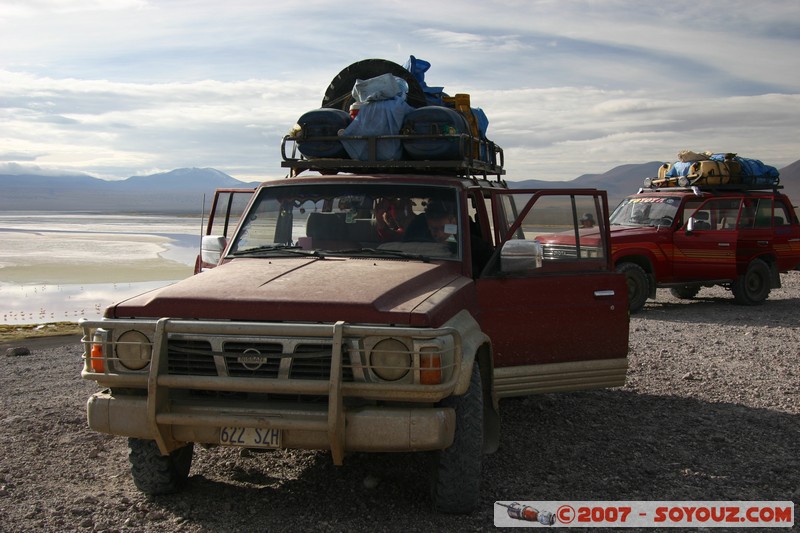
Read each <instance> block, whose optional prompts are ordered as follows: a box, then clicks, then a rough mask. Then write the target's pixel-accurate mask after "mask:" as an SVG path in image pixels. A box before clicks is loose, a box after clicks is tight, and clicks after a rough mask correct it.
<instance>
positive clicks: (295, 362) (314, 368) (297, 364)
mask: <svg viewBox="0 0 800 533" xmlns="http://www.w3.org/2000/svg"><path fill="white" fill-rule="evenodd" d="M331 349H332V348H331V346H330V345H327V346H318V345H313V344H301V345H299V346H297V349H296V350H295V352H294V353H295V357H293V359H292V369H291V372H290V373H289V377H290V378H291V379H324V380H326V381H327V380H329V379H330V377H331ZM342 380H343V381H353V369H352V368H351V367H350V365H348V364H346V361H345V364H344V365H343V368H342Z"/></svg>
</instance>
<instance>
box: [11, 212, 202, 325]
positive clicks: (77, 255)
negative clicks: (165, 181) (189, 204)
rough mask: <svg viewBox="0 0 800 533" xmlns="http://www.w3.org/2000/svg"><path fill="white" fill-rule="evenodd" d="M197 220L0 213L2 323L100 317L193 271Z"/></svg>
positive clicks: (158, 216) (196, 243) (134, 216)
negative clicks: (112, 307) (115, 305)
mask: <svg viewBox="0 0 800 533" xmlns="http://www.w3.org/2000/svg"><path fill="white" fill-rule="evenodd" d="M201 224H202V222H201V220H200V219H199V218H193V217H178V216H167V215H135V214H132V215H109V214H92V213H57V212H50V213H40V212H23V211H19V212H14V211H0V324H39V323H46V322H58V321H77V320H78V319H80V318H82V317H85V318H98V317H100V316H102V313H103V310H104V309H105V307H106V306H108V305H109V304H111V303H113V302H115V301H118V300H121V299H124V298H127V297H130V296H134V295H136V294H139V293H141V292H144V291H146V290H150V289H154V288H158V287H161V286H164V285H167V284H169V283H173V282H175V281H177V280H180V279H183V278H185V277H188V276H190V275H192V269H193V266H194V260H195V257H196V255H197V253H198V251H199V247H200V246H199V243H200V233H201Z"/></svg>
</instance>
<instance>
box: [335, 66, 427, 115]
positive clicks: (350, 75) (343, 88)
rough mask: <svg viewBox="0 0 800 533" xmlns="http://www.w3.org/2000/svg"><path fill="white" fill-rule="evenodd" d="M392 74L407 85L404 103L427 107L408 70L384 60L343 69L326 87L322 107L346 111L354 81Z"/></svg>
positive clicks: (418, 85)
mask: <svg viewBox="0 0 800 533" xmlns="http://www.w3.org/2000/svg"><path fill="white" fill-rule="evenodd" d="M387 73H388V74H392V75H394V76H397V77H398V78H403V79H404V80H405V81H406V82H407V83H408V97H407V98H406V102H408V105H410V106H411V107H422V106H425V105H428V103H427V100H426V99H425V92H424V91H423V90H422V86H421V85H420V84H419V82H418V81H417V78H415V77H414V75H413V74H411V73H410V72H409V71H408V70H406V69H405V68H403V67H401V66H400V65H398V64H397V63H393V62H392V61H387V60H385V59H364V60H362V61H357V62H356V63H353V64H352V65H350V66H349V67H346V68H344V69H343V70H342V71H341V72H339V74H337V75H336V77H335V78H333V80H332V81H331V84H330V85H329V86H328V90H326V91H325V96H324V97H323V98H322V107H333V108H335V109H343V110H345V111H348V110H349V109H350V104H352V103H353V96H352V91H353V85H355V83H356V80H368V79H370V78H374V77H376V76H380V75H381V74H387Z"/></svg>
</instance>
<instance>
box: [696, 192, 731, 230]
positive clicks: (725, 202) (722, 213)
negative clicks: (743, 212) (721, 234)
mask: <svg viewBox="0 0 800 533" xmlns="http://www.w3.org/2000/svg"><path fill="white" fill-rule="evenodd" d="M740 204H741V199H739V198H716V199H713V200H709V201H707V202H706V203H704V204H703V205H701V206H699V207H698V208H697V209H695V210H694V212H693V213H691V215H690V216H691V217H692V218H693V219H694V229H695V230H700V231H708V230H711V231H725V230H733V229H735V228H736V218H737V217H738V216H739V206H740Z"/></svg>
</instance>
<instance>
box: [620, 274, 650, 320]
mask: <svg viewBox="0 0 800 533" xmlns="http://www.w3.org/2000/svg"><path fill="white" fill-rule="evenodd" d="M617 272H621V273H623V274H625V281H626V282H627V283H628V309H630V312H631V313H636V312H638V311H639V310H640V309H641V308H642V307H644V303H645V302H646V301H647V297H648V296H649V295H650V282H649V281H648V280H647V273H646V272H645V271H644V269H643V268H642V267H640V266H639V265H637V264H636V263H620V264H619V265H617Z"/></svg>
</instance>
